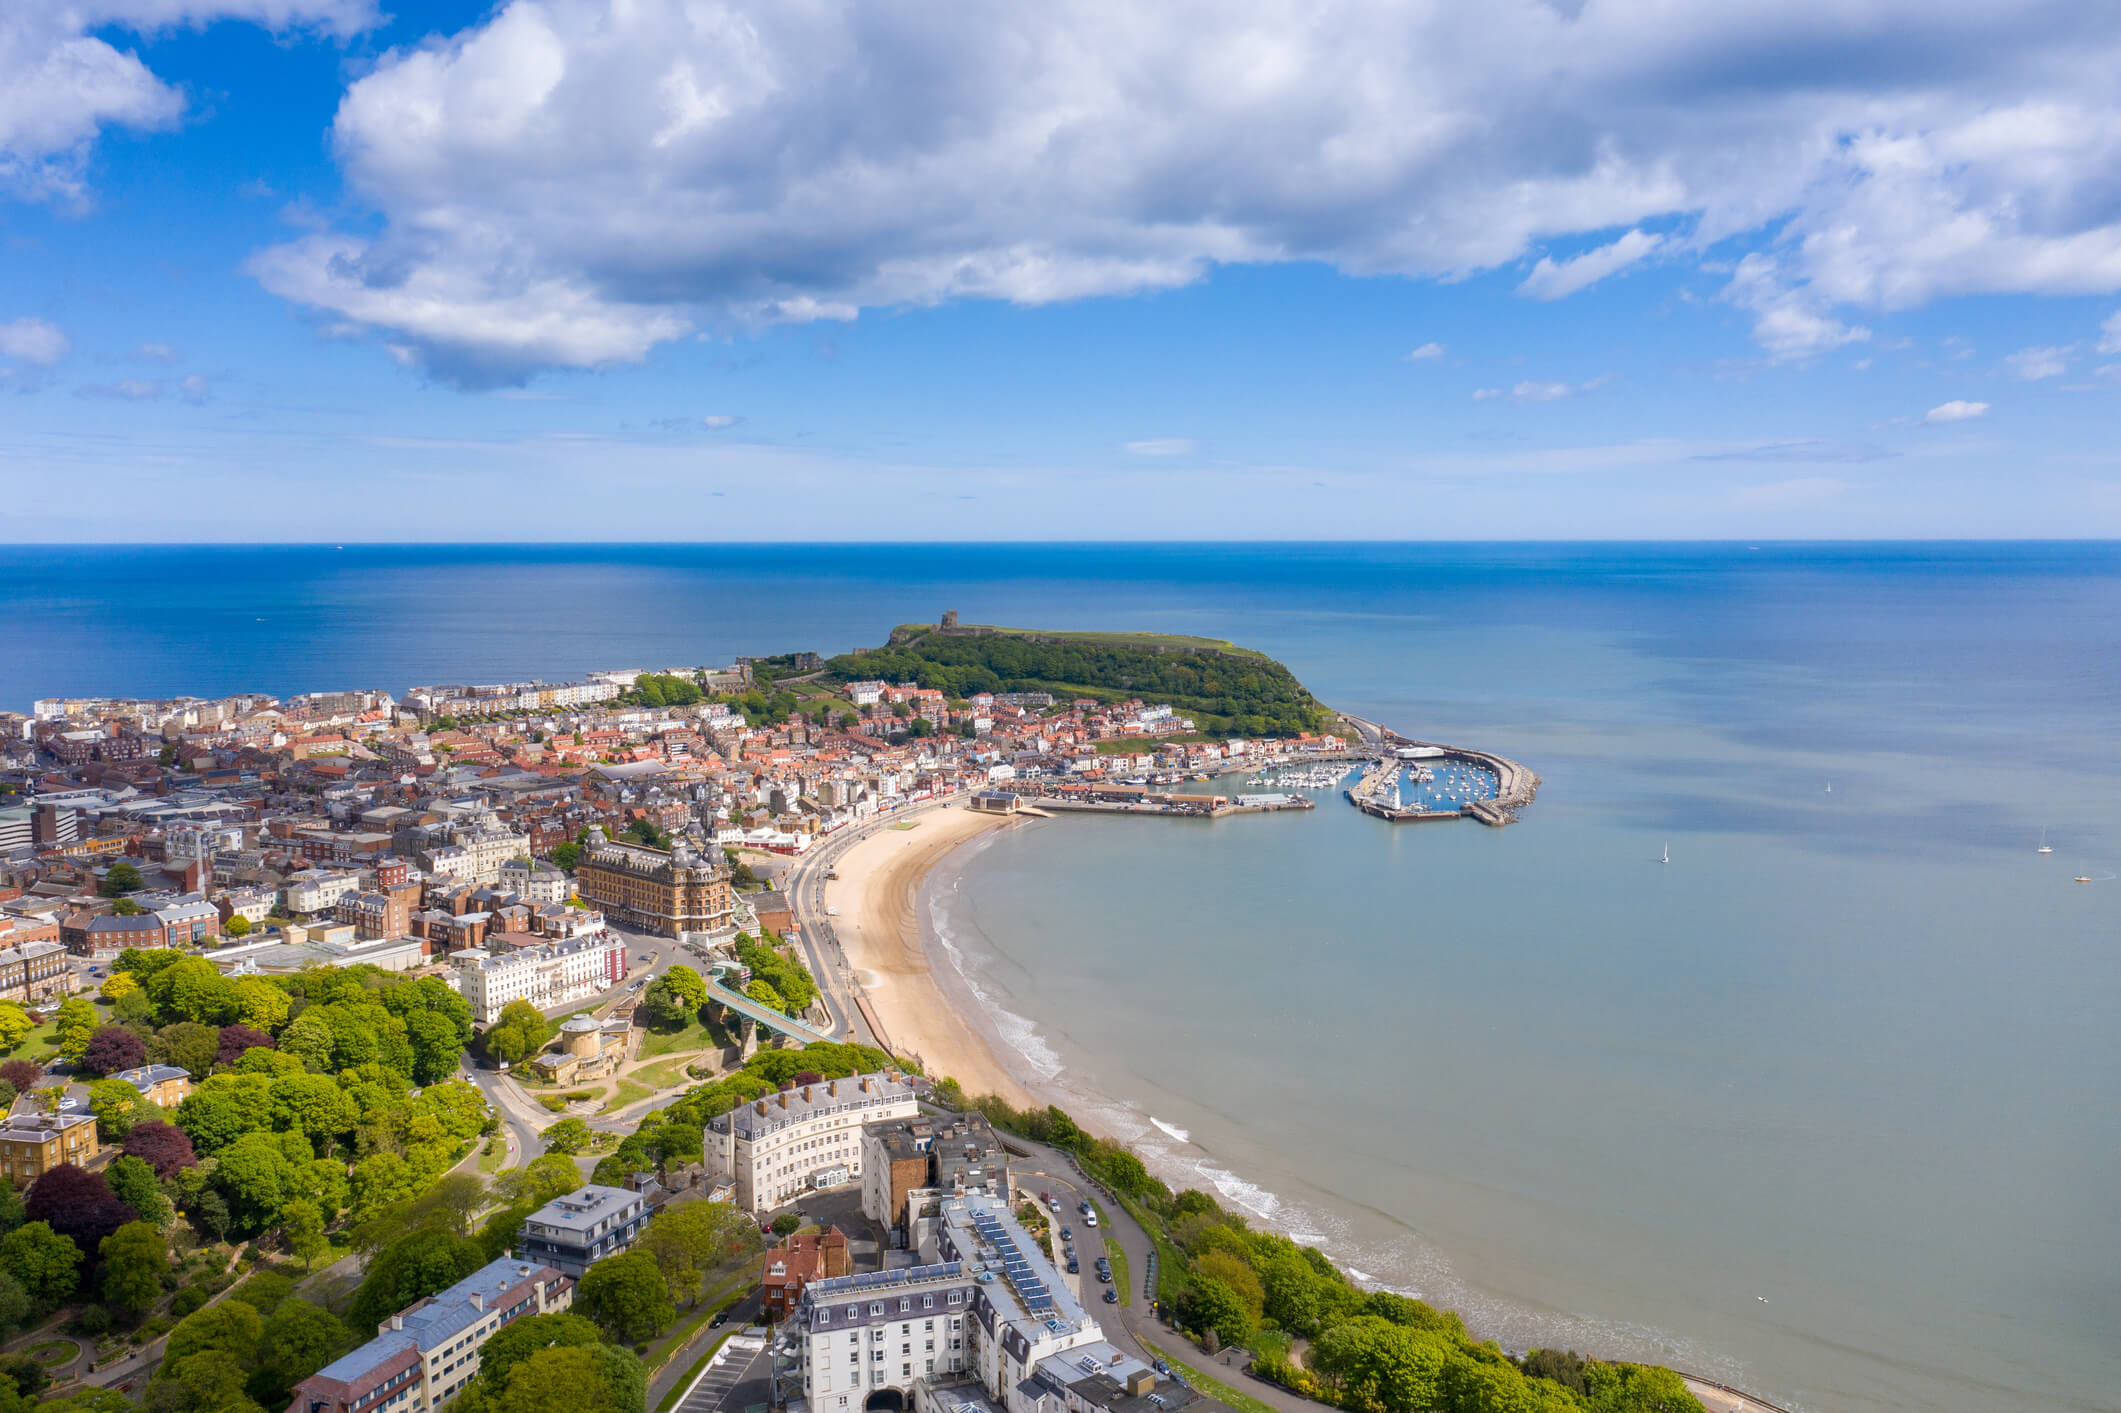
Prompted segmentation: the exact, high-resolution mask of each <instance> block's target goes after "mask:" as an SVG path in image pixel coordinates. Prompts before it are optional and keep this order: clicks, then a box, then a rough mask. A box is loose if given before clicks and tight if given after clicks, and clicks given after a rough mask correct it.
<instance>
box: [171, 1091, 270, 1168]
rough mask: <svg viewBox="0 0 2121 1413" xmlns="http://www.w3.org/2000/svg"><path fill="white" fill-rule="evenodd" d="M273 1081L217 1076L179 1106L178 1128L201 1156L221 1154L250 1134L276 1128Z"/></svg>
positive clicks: (188, 1096) (187, 1096) (189, 1095)
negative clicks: (221, 1151)
mask: <svg viewBox="0 0 2121 1413" xmlns="http://www.w3.org/2000/svg"><path fill="white" fill-rule="evenodd" d="M272 1121H273V1108H272V1081H270V1080H268V1079H266V1078H265V1077H264V1076H263V1075H255V1074H217V1075H213V1076H210V1077H209V1078H208V1079H206V1080H205V1081H204V1082H203V1083H201V1084H200V1085H199V1087H198V1088H196V1089H194V1090H193V1091H192V1092H191V1093H190V1094H188V1095H186V1096H185V1098H184V1102H183V1103H181V1104H179V1105H178V1106H177V1127H178V1128H181V1129H183V1130H184V1132H185V1133H187V1134H188V1135H190V1137H191V1142H192V1148H193V1149H194V1150H195V1151H197V1152H198V1154H199V1155H200V1156H201V1157H204V1156H206V1155H207V1154H209V1153H218V1152H219V1151H220V1150H222V1149H223V1148H226V1147H227V1146H228V1145H229V1144H231V1143H234V1142H235V1141H236V1140H237V1139H239V1138H241V1137H242V1136H243V1135H244V1134H246V1133H263V1132H266V1131H268V1130H270V1129H271V1128H272Z"/></svg>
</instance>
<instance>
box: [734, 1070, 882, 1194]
mask: <svg viewBox="0 0 2121 1413" xmlns="http://www.w3.org/2000/svg"><path fill="white" fill-rule="evenodd" d="M918 1112H920V1105H919V1103H918V1102H917V1101H916V1100H915V1098H914V1092H913V1084H912V1081H910V1080H908V1079H906V1078H905V1077H904V1076H902V1075H899V1074H895V1073H888V1072H887V1073H881V1074H858V1075H852V1076H849V1077H848V1078H846V1079H833V1080H826V1081H825V1082H824V1083H822V1084H806V1085H803V1086H801V1087H800V1088H796V1089H784V1090H782V1091H781V1092H780V1093H778V1094H769V1095H767V1096H766V1097H765V1098H764V1099H759V1100H756V1101H754V1102H752V1103H750V1104H746V1105H744V1106H743V1107H742V1108H739V1109H733V1110H731V1111H730V1112H729V1113H726V1114H721V1115H718V1116H716V1117H715V1118H712V1119H709V1120H708V1121H707V1132H706V1135H705V1137H706V1142H705V1145H704V1147H705V1156H706V1162H707V1169H708V1172H709V1174H710V1176H714V1177H719V1178H722V1179H725V1180H727V1181H728V1182H729V1183H730V1185H731V1186H732V1187H733V1188H734V1189H735V1193H736V1195H735V1198H734V1201H735V1202H736V1205H737V1207H738V1208H739V1209H740V1210H742V1211H746V1212H751V1213H754V1214H755V1213H759V1212H770V1211H772V1210H773V1209H774V1208H776V1207H780V1206H785V1205H786V1204H787V1203H789V1202H791V1201H793V1200H794V1199H795V1197H796V1196H797V1195H798V1194H800V1193H804V1192H809V1191H812V1190H814V1189H816V1188H819V1187H835V1186H838V1185H839V1184H840V1183H844V1182H853V1181H858V1180H860V1178H861V1175H862V1126H863V1125H864V1124H871V1123H880V1122H883V1121H885V1120H888V1119H903V1118H911V1117H912V1116H913V1115H914V1114H916V1113H918Z"/></svg>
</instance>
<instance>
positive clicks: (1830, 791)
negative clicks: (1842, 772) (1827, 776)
mask: <svg viewBox="0 0 2121 1413" xmlns="http://www.w3.org/2000/svg"><path fill="white" fill-rule="evenodd" d="M1826 792H1827V793H1828V794H1829V795H1831V794H1833V793H1834V782H1833V781H1831V780H1829V781H1827V782H1826Z"/></svg>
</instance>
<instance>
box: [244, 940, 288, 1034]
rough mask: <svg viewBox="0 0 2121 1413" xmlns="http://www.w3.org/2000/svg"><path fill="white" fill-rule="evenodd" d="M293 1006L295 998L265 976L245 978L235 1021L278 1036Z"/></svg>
mask: <svg viewBox="0 0 2121 1413" xmlns="http://www.w3.org/2000/svg"><path fill="white" fill-rule="evenodd" d="M239 935H240V934H239ZM293 1005H294V998H293V997H291V996H289V995H288V994H287V993H286V992H285V991H282V990H281V989H280V988H279V987H277V986H275V985H273V984H272V983H271V982H270V981H267V980H266V979H265V978H264V977H261V976H246V977H244V978H243V979H242V980H241V981H239V982H237V983H236V1019H237V1020H239V1021H241V1022H242V1023H243V1024H245V1025H247V1026H249V1027H250V1028H251V1029H253V1030H262V1031H264V1032H265V1033H266V1034H267V1035H274V1034H277V1033H278V1032H279V1029H280V1027H281V1026H284V1025H286V1024H287V1015H288V1012H289V1010H290V1009H292V1007H293Z"/></svg>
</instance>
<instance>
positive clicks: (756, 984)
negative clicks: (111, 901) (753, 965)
mask: <svg viewBox="0 0 2121 1413" xmlns="http://www.w3.org/2000/svg"><path fill="white" fill-rule="evenodd" d="M744 994H745V995H746V996H749V997H750V998H751V999H752V1000H754V1001H756V1002H758V1003H759V1004H760V1005H761V1006H764V1007H765V1008H766V1009H767V1010H769V1011H779V1012H780V1013H781V1014H782V1015H786V1014H788V1003H787V1002H786V1001H784V1000H782V999H781V993H780V992H778V991H776V990H774V989H773V986H772V983H770V982H768V981H767V980H766V979H765V978H764V977H753V978H752V979H751V980H750V981H749V982H748V983H746V984H745V986H744Z"/></svg>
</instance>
